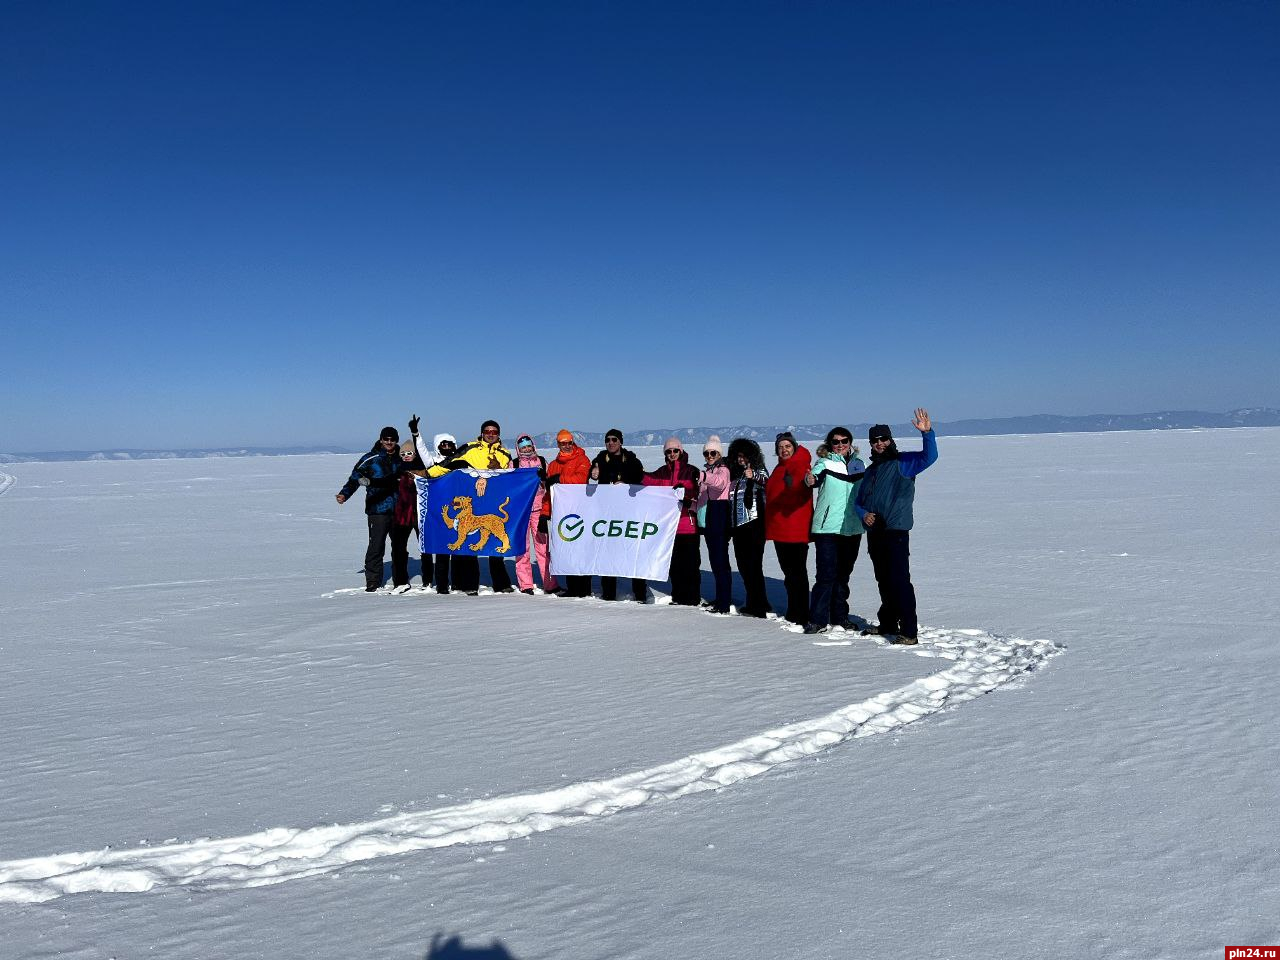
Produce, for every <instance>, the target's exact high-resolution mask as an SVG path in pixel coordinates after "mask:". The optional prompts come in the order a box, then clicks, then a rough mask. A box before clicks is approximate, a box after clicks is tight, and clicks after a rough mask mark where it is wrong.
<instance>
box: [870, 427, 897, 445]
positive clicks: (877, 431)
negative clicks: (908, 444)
mask: <svg viewBox="0 0 1280 960" xmlns="http://www.w3.org/2000/svg"><path fill="white" fill-rule="evenodd" d="M892 439H893V431H891V430H890V429H889V427H888V425H887V424H883V423H877V424H876V425H875V426H874V427H872V428H871V429H870V430H868V431H867V440H869V441H870V442H871V443H875V442H876V441H877V440H892Z"/></svg>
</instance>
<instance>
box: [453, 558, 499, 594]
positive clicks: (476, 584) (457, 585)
mask: <svg viewBox="0 0 1280 960" xmlns="http://www.w3.org/2000/svg"><path fill="white" fill-rule="evenodd" d="M487 559H488V561H489V582H490V583H491V584H493V589H494V590H509V589H511V574H509V573H507V564H506V562H505V561H504V560H503V559H502V558H501V557H488V558H487ZM452 566H453V588H454V589H455V590H461V591H462V592H463V593H470V592H471V591H473V590H479V589H480V558H479V557H459V556H457V555H454V557H453V564H452Z"/></svg>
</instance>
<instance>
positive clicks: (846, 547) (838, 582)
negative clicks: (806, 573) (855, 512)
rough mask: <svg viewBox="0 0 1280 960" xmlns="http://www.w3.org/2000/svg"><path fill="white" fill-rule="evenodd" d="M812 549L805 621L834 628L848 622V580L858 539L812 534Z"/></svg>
mask: <svg viewBox="0 0 1280 960" xmlns="http://www.w3.org/2000/svg"><path fill="white" fill-rule="evenodd" d="M813 547H814V552H815V553H816V554H817V570H816V571H815V574H814V578H813V593H812V594H810V596H809V622H810V623H817V624H821V625H823V626H826V625H827V624H829V623H833V624H835V625H836V626H837V627H838V626H840V625H841V624H843V623H844V622H845V621H846V620H848V619H849V577H850V576H852V575H853V565H854V563H856V562H857V559H858V550H859V549H860V548H861V547H862V536H861V534H859V535H856V536H851V537H846V536H843V535H842V534H839V533H815V534H814V535H813Z"/></svg>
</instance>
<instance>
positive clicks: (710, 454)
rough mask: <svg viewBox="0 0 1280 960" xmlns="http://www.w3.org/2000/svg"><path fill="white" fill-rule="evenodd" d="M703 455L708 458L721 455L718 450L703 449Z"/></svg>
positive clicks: (712, 458)
mask: <svg viewBox="0 0 1280 960" xmlns="http://www.w3.org/2000/svg"><path fill="white" fill-rule="evenodd" d="M702 455H703V456H704V457H706V458H707V459H708V460H714V459H715V458H716V457H718V456H720V453H719V451H717V450H703V451H702Z"/></svg>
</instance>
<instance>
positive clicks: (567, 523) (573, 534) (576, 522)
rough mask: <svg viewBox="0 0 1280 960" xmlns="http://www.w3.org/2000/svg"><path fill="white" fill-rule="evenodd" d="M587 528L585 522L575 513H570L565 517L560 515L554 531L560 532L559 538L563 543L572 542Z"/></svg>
mask: <svg viewBox="0 0 1280 960" xmlns="http://www.w3.org/2000/svg"><path fill="white" fill-rule="evenodd" d="M586 530H587V524H586V522H585V521H584V520H583V519H582V517H580V516H578V515H577V514H576V513H571V514H569V515H568V516H567V517H561V518H560V522H559V523H558V524H556V532H557V533H559V534H560V539H561V540H563V541H564V542H565V543H573V541H575V540H577V539H578V538H579V537H580V536H582V535H583V534H584V533H585V532H586Z"/></svg>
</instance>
